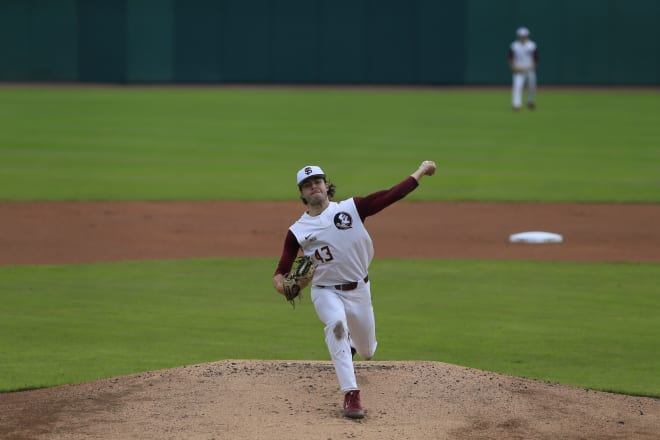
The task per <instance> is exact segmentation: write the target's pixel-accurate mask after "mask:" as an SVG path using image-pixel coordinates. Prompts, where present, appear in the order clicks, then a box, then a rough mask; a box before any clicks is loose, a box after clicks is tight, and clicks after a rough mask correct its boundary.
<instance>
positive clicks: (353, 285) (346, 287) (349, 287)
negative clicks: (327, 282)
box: [316, 275, 369, 291]
mask: <svg viewBox="0 0 660 440" xmlns="http://www.w3.org/2000/svg"><path fill="white" fill-rule="evenodd" d="M362 281H364V282H365V283H368V282H369V275H367V276H366V277H364V279H363V280H362ZM358 283H359V281H354V282H352V283H346V284H335V285H334V286H316V287H320V288H321V289H325V288H326V287H332V288H333V289H337V290H342V291H347V290H355V289H357V286H358Z"/></svg>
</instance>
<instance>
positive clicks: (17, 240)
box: [0, 201, 660, 265]
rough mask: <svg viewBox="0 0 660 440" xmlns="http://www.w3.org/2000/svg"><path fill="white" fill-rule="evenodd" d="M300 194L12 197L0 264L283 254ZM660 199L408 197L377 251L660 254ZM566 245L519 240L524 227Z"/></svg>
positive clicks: (504, 255)
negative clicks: (193, 198) (161, 198)
mask: <svg viewBox="0 0 660 440" xmlns="http://www.w3.org/2000/svg"><path fill="white" fill-rule="evenodd" d="M302 209H303V205H302V204H301V203H299V202H290V203H289V202H287V203H285V202H280V203H278V202H223V201H217V202H216V201H210V202H87V203H83V202H48V203H31V202H16V203H11V202H4V203H0V265H12V264H49V263H79V262H98V261H117V260H145V259H164V258H167V259H169V258H190V257H214V256H225V257H234V256H235V257H250V256H259V257H277V256H279V253H280V251H281V246H282V241H283V238H284V234H285V232H286V230H287V228H288V227H289V225H290V224H291V223H292V222H293V221H294V220H295V219H297V218H298V216H299V215H300V214H301V213H302ZM659 225H660V205H639V204H619V205H607V204H541V203H519V204H512V203H464V202H455V203H415V202H400V203H399V204H396V205H393V206H391V207H389V208H387V209H386V210H385V211H384V212H382V213H380V214H379V215H377V216H374V217H371V218H369V219H367V226H368V228H369V231H370V233H371V235H372V238H373V239H374V243H375V248H376V256H377V257H411V258H488V259H532V260H564V261H640V262H642V261H647V262H657V261H660V226H659ZM534 230H541V231H549V232H555V233H559V234H562V236H563V237H564V242H563V243H560V244H543V245H529V244H519V243H518V244H513V243H509V242H508V237H509V235H510V234H513V233H517V232H523V231H534Z"/></svg>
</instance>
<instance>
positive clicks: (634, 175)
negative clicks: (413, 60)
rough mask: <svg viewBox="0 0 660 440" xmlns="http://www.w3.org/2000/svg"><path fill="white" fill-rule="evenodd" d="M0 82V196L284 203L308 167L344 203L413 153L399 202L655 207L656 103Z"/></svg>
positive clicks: (390, 178)
mask: <svg viewBox="0 0 660 440" xmlns="http://www.w3.org/2000/svg"><path fill="white" fill-rule="evenodd" d="M538 103H539V110H538V111H536V112H528V111H523V112H521V113H518V114H514V113H513V112H512V111H511V110H510V107H509V92H508V90H504V89H503V90H481V91H470V92H461V91H457V90H452V89H438V90H419V91H415V90H404V91H394V92H391V91H382V90H371V91H359V90H316V91H314V90H309V89H280V90H273V89H254V90H235V89H170V90H166V89H135V88H130V89H122V88H109V89H107V88H99V89H93V88H92V89H75V88H73V89H68V88H58V89H8V88H4V89H3V88H0V115H1V116H2V120H3V124H2V125H3V126H2V130H0V156H1V157H2V161H0V200H90V199H93V200H115V199H124V200H126V199H132V200H163V199H234V200H236V199H239V200H240V199H245V200H261V199H264V200H271V199H272V200H288V199H290V197H291V187H292V182H293V177H292V176H293V175H294V174H295V172H296V171H297V170H298V169H299V168H301V167H302V166H304V165H306V164H309V163H317V164H320V165H322V167H323V168H324V169H325V170H326V172H328V173H329V175H330V177H331V178H332V179H333V180H334V181H335V182H336V183H337V184H338V186H339V191H340V192H344V194H347V195H354V194H361V193H362V192H366V191H371V190H375V189H380V188H382V187H383V186H389V185H391V184H392V183H394V182H396V181H398V179H400V178H401V177H402V175H405V174H406V173H408V172H409V171H410V170H412V169H414V168H415V167H416V166H417V165H418V163H419V162H420V161H421V160H423V159H434V160H436V162H437V163H438V164H439V165H440V172H439V174H438V176H437V184H436V185H435V189H434V190H433V191H426V192H422V191H420V192H416V193H414V194H412V195H411V199H413V200H414V199H427V200H514V201H517V200H533V201H598V202H605V201H607V202H611V201H622V202H658V201H660V146H659V143H658V139H660V125H659V124H657V119H658V115H660V94H659V93H657V92H649V91H637V92H621V91H619V92H612V93H604V92H600V93H596V92H584V91H582V92H580V91H563V92H561V91H543V89H541V91H540V92H539V98H538Z"/></svg>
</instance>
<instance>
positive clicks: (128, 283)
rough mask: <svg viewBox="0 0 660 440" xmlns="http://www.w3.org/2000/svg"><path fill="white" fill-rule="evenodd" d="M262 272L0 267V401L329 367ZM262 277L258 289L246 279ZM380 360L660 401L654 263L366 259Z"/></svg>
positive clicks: (252, 267) (302, 308)
mask: <svg viewBox="0 0 660 440" xmlns="http://www.w3.org/2000/svg"><path fill="white" fill-rule="evenodd" d="M275 264H276V261H275V260H274V259H263V258H262V259H201V260H185V261H153V262H140V263H131V262H125V263H99V264H82V265H52V266H9V267H0V283H1V285H2V286H3V289H2V291H0V303H1V304H2V305H3V306H2V308H0V360H1V362H0V390H2V391H7V390H16V389H29V388H35V387H43V386H52V385H57V384H64V383H72V382H80V381H88V380H94V379H97V378H101V377H112V376H117V375H122V374H128V373H133V372H140V371H148V370H155V369H161V368H169V367H175V366H179V365H190V364H196V363H203V362H208V361H215V360H220V359H292V360H308V359H318V360H327V359H328V354H327V351H326V348H325V344H324V342H323V339H324V336H323V326H322V324H321V322H320V321H318V318H317V317H316V315H315V312H314V309H313V307H312V305H311V302H310V300H309V297H308V295H309V292H306V293H307V295H306V297H305V298H304V299H303V301H302V303H299V304H298V305H297V307H296V309H295V310H294V309H292V308H291V306H289V304H288V303H286V302H285V301H283V300H282V298H281V297H280V296H279V295H277V293H276V292H275V291H274V290H273V289H272V287H271V285H270V277H269V274H270V273H272V270H273V268H274V266H275ZM256 273H262V274H264V276H263V277H255V276H254V274H256ZM371 274H372V277H371V278H372V290H373V301H374V307H375V310H376V320H377V333H378V339H379V348H378V351H377V356H376V358H375V360H376V361H378V360H435V361H442V362H448V363H452V364H458V365H463V366H468V367H472V368H479V369H484V370H488V371H495V372H501V373H507V374H511V375H516V376H525V377H530V378H537V379H543V380H550V381H557V382H562V383H566V384H572V385H576V386H581V387H589V388H593V389H599V390H606V391H614V392H619V393H627V394H638V395H646V396H655V397H660V364H658V362H657V360H658V358H657V356H658V351H657V341H658V335H659V334H660V320H658V319H657V318H658V316H660V298H659V297H658V295H657V280H658V279H660V266H659V265H655V264H623V263H621V264H583V263H581V264H570V263H548V262H520V261H449V260H416V261H413V260H398V259H394V260H389V259H387V260H385V259H380V260H376V261H375V262H374V264H373V265H372V271H371Z"/></svg>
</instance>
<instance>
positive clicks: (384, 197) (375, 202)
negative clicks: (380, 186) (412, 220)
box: [353, 176, 419, 221]
mask: <svg viewBox="0 0 660 440" xmlns="http://www.w3.org/2000/svg"><path fill="white" fill-rule="evenodd" d="M418 186H419V182H417V179H415V178H414V177H413V176H408V177H407V178H406V179H404V180H403V181H401V182H400V183H398V184H397V185H394V186H393V187H392V188H390V189H385V190H382V191H377V192H375V193H372V194H369V195H368V196H366V197H354V198H353V200H355V207H356V208H357V211H358V213H359V214H360V218H361V219H362V220H363V221H364V219H365V218H367V217H369V216H370V215H374V214H377V213H379V212H380V211H382V210H383V209H385V208H387V207H388V206H390V205H391V204H392V203H394V202H396V201H398V200H401V199H402V198H404V197H405V196H407V195H408V194H410V193H411V192H412V191H413V190H414V189H415V188H417V187H418Z"/></svg>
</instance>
